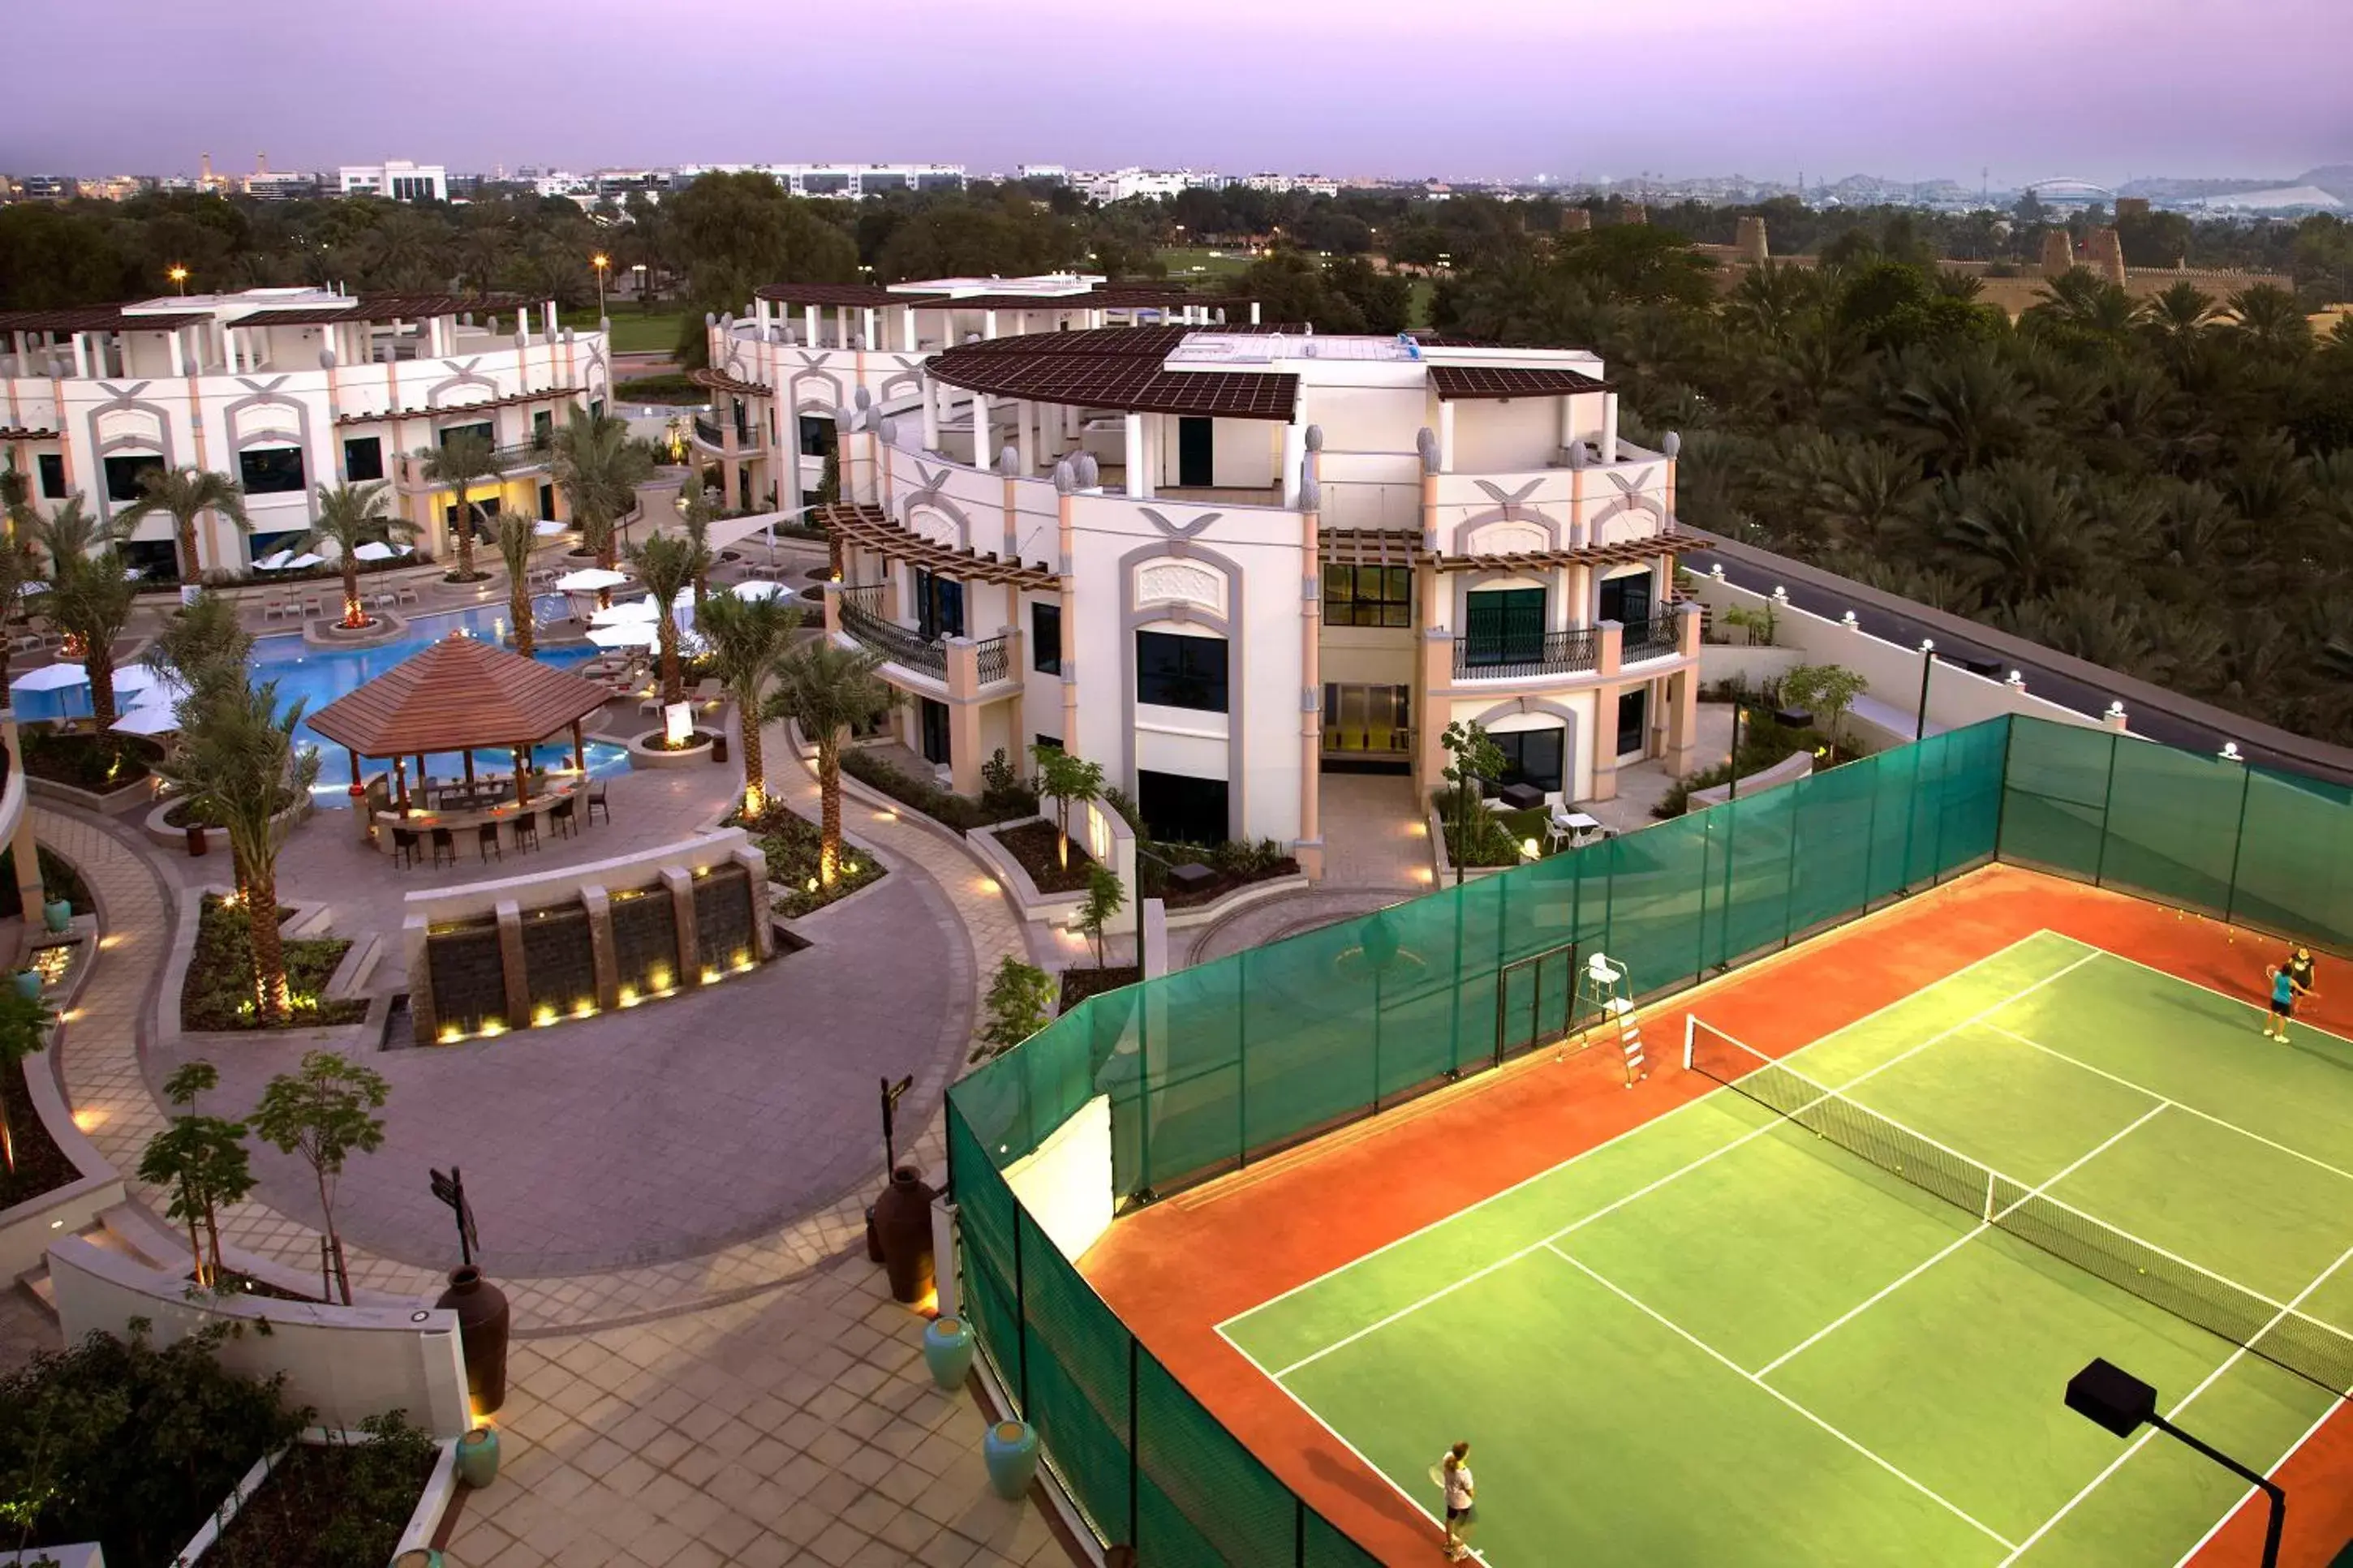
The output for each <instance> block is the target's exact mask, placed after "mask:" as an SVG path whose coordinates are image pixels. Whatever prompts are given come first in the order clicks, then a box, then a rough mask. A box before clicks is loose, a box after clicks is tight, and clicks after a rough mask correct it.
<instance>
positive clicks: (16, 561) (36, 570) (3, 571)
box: [0, 527, 41, 691]
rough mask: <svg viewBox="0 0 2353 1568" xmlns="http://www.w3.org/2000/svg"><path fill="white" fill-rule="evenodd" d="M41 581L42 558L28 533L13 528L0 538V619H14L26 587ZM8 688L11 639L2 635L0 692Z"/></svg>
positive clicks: (20, 609)
mask: <svg viewBox="0 0 2353 1568" xmlns="http://www.w3.org/2000/svg"><path fill="white" fill-rule="evenodd" d="M40 580H41V558H40V556H39V554H38V553H37V552H35V551H34V549H33V544H32V541H31V540H30V539H29V538H28V537H26V533H25V532H24V531H21V530H19V529H17V528H15V527H11V528H10V529H9V531H8V532H7V534H6V536H5V537H0V622H7V621H13V620H15V619H16V617H17V616H20V615H22V614H23V613H24V611H25V604H26V600H27V599H28V598H30V597H31V596H32V595H29V594H28V593H27V592H26V590H27V589H29V588H30V587H32V585H33V584H36V583H37V582H39V581H40ZM6 689H8V639H7V638H5V637H0V691H5V690H6Z"/></svg>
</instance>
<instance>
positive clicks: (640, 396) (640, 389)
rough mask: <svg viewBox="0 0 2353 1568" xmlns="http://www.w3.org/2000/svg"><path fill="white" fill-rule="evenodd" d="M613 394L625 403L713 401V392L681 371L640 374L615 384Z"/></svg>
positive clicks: (694, 402) (692, 402) (693, 402)
mask: <svg viewBox="0 0 2353 1568" xmlns="http://www.w3.org/2000/svg"><path fill="white" fill-rule="evenodd" d="M613 395H614V397H615V398H616V399H617V400H619V401H620V402H623V403H679V404H688V403H691V404H695V405H702V404H705V403H708V402H710V401H711V394H710V393H709V392H708V391H706V390H705V389H704V388H702V387H700V386H697V385H695V384H694V383H693V381H692V380H691V379H690V378H689V377H688V376H687V374H685V373H684V372H683V371H681V372H679V373H677V374H671V375H640V376H638V377H635V378H634V379H632V380H628V381H618V382H615V383H614V384H613Z"/></svg>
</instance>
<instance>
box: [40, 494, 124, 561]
mask: <svg viewBox="0 0 2353 1568" xmlns="http://www.w3.org/2000/svg"><path fill="white" fill-rule="evenodd" d="M26 531H27V532H28V533H29V534H30V536H31V538H32V541H33V542H34V543H35V544H37V545H39V546H40V548H41V553H42V554H44V555H46V556H47V557H48V558H49V578H50V580H51V581H52V582H54V581H56V580H57V578H58V573H59V572H60V571H61V570H71V569H72V567H73V566H74V565H75V564H76V563H79V562H81V561H84V560H86V559H88V558H89V555H90V552H91V551H92V550H96V549H101V548H108V547H111V546H112V545H113V544H115V543H116V542H119V541H121V540H123V539H127V538H129V537H130V534H131V530H130V529H129V527H128V526H126V525H125V524H124V523H123V521H122V520H121V518H116V519H114V520H112V521H108V520H106V519H103V518H100V517H94V516H92V515H91V513H90V507H89V504H88V503H87V502H86V501H84V500H82V498H81V496H80V494H79V492H77V493H75V494H73V495H71V496H69V497H67V498H66V500H65V501H64V503H63V504H62V505H60V506H59V507H58V510H55V511H53V512H51V513H49V515H48V516H47V517H41V516H39V515H37V514H34V515H32V516H31V518H30V521H29V523H28V526H27V530H26Z"/></svg>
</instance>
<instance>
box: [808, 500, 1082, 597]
mask: <svg viewBox="0 0 2353 1568" xmlns="http://www.w3.org/2000/svg"><path fill="white" fill-rule="evenodd" d="M816 516H817V518H818V521H819V522H820V523H821V524H822V525H823V526H824V527H825V529H826V530H827V531H828V532H832V533H837V534H839V535H840V536H841V537H842V538H844V539H848V540H851V541H854V542H857V543H860V544H863V545H865V546H866V547H867V548H868V549H870V550H879V551H881V552H883V553H884V554H886V555H895V556H897V557H899V559H901V560H902V561H912V562H913V563H915V564H916V565H918V566H923V567H928V568H930V569H931V570H932V571H934V572H945V573H948V574H952V575H954V576H956V577H961V578H965V579H966V580H969V581H972V582H976V583H1010V584H1014V585H1016V586H1017V587H1023V588H1054V587H1060V585H1061V582H1062V579H1061V577H1060V575H1059V574H1055V573H1053V572H1050V571H1048V570H1047V569H1046V568H1045V567H1044V566H1042V565H1039V564H1037V563H1033V562H1028V561H1008V560H1006V559H1005V558H1004V557H1002V556H1000V555H998V554H997V552H994V551H988V552H982V551H977V550H959V549H956V548H955V547H954V546H951V545H945V544H937V543H934V542H932V541H931V540H928V539H924V538H922V537H920V536H919V535H916V534H913V533H910V532H908V531H906V530H905V529H903V528H902V527H900V526H899V525H898V524H897V523H895V522H893V521H891V519H890V518H889V517H888V516H886V515H885V514H884V513H883V511H882V509H881V508H880V507H875V506H867V505H864V504H850V503H848V502H836V503H834V504H833V505H830V506H827V507H822V508H820V509H818V512H817V513H816Z"/></svg>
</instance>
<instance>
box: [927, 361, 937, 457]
mask: <svg viewBox="0 0 2353 1568" xmlns="http://www.w3.org/2000/svg"><path fill="white" fill-rule="evenodd" d="M939 449H940V388H939V384H938V383H936V382H934V380H933V379H932V378H931V377H930V376H928V375H927V376H925V377H923V450H924V451H926V452H936V451H938V450H939Z"/></svg>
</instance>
